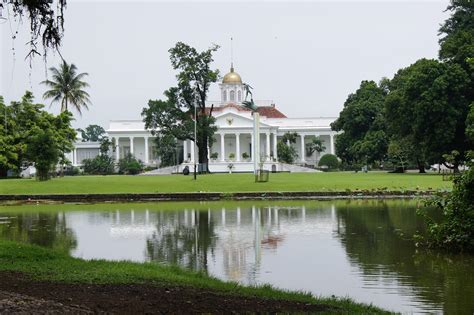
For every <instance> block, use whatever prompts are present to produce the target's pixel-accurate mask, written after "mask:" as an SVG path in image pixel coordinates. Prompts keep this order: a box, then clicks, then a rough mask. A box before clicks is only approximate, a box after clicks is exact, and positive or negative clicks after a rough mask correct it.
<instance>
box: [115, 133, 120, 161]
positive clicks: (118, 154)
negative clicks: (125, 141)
mask: <svg viewBox="0 0 474 315" xmlns="http://www.w3.org/2000/svg"><path fill="white" fill-rule="evenodd" d="M119 140H120V138H119V137H116V138H115V160H117V162H118V160H120V144H119Z"/></svg>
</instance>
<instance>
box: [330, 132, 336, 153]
mask: <svg viewBox="0 0 474 315" xmlns="http://www.w3.org/2000/svg"><path fill="white" fill-rule="evenodd" d="M329 137H330V138H331V154H336V150H335V149H334V134H332V133H331V134H330V135H329Z"/></svg>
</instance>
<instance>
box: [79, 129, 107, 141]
mask: <svg viewBox="0 0 474 315" xmlns="http://www.w3.org/2000/svg"><path fill="white" fill-rule="evenodd" d="M77 131H79V132H80V133H81V137H82V142H89V141H92V142H98V141H101V140H102V139H103V138H104V136H105V129H104V128H102V127H101V126H99V125H89V126H87V127H86V129H81V128H79V129H77Z"/></svg>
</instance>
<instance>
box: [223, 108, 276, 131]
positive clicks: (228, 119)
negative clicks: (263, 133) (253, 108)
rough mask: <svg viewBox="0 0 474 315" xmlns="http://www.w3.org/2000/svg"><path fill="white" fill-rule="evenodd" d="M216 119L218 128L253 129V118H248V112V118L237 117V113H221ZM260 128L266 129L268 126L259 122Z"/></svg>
mask: <svg viewBox="0 0 474 315" xmlns="http://www.w3.org/2000/svg"><path fill="white" fill-rule="evenodd" d="M215 118H216V125H217V126H218V127H220V128H224V127H227V128H232V127H248V128H253V117H252V116H250V112H249V114H248V116H244V115H239V114H237V113H232V112H227V113H222V114H220V115H218V116H216V117H215ZM260 126H262V127H266V126H268V125H267V124H265V123H262V122H261V121H260Z"/></svg>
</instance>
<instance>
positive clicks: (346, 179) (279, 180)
mask: <svg viewBox="0 0 474 315" xmlns="http://www.w3.org/2000/svg"><path fill="white" fill-rule="evenodd" d="M451 188H452V183H451V182H449V181H443V180H442V176H440V175H438V174H416V173H407V174H390V173H386V172H369V173H354V172H329V173H277V174H270V180H269V182H267V183H255V181H254V176H253V175H252V174H208V175H199V176H198V178H197V180H196V181H195V180H193V177H192V176H183V175H168V176H166V175H165V176H118V175H113V176H72V177H71V176H69V177H62V178H54V179H52V180H49V181H46V182H39V181H36V180H34V179H3V180H0V194H4V195H19V194H111V193H177V192H222V193H233V192H253V191H259V192H267V191H282V192H291V191H302V192H332V191H336V192H339V191H347V190H350V191H357V190H381V191H406V190H413V191H427V190H450V189H451Z"/></svg>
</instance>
